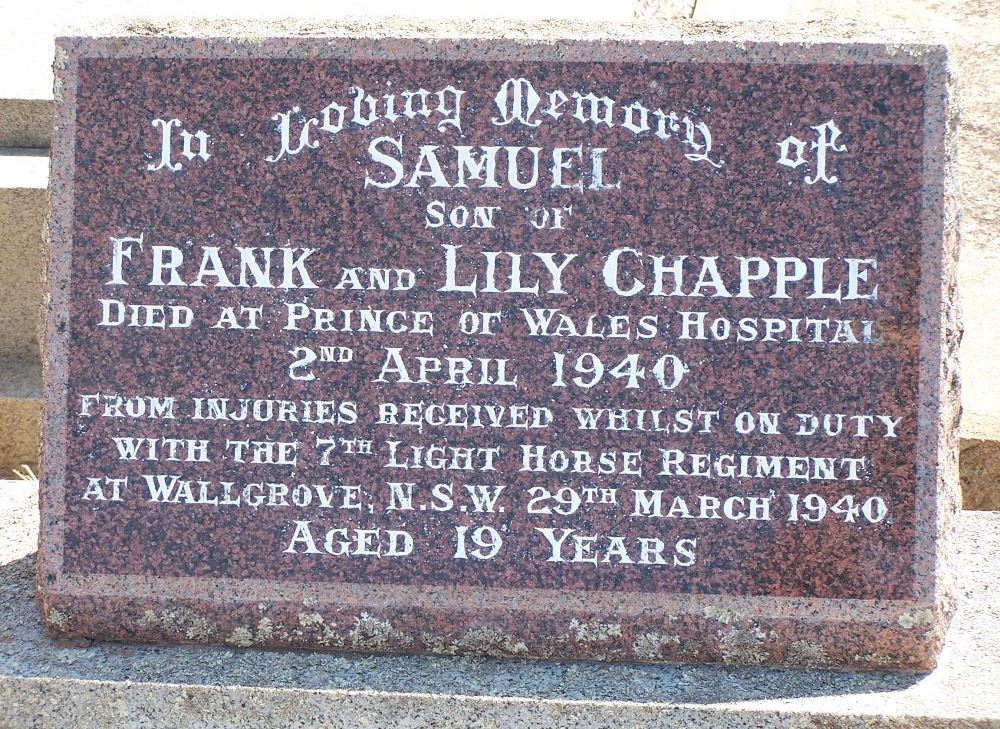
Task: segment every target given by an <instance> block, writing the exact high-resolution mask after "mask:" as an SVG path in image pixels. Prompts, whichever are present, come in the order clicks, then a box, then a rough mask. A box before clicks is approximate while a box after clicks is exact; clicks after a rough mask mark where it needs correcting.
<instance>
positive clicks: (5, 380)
mask: <svg viewBox="0 0 1000 729" xmlns="http://www.w3.org/2000/svg"><path fill="white" fill-rule="evenodd" d="M41 415H42V372H41V367H40V365H39V364H38V361H37V360H35V361H30V360H29V361H25V360H20V359H12V358H0V478H10V476H11V473H12V472H13V470H14V469H15V468H19V467H21V466H24V465H28V466H30V467H31V468H33V469H34V470H35V471H36V473H37V471H38V424H39V420H40V419H41Z"/></svg>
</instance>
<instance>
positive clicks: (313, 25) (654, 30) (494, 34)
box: [57, 16, 944, 46]
mask: <svg viewBox="0 0 1000 729" xmlns="http://www.w3.org/2000/svg"><path fill="white" fill-rule="evenodd" d="M69 36H86V37H90V38H119V39H120V38H122V37H159V38H232V39H240V40H243V41H245V42H247V43H248V44H249V45H255V44H258V43H260V42H262V41H264V40H265V39H271V38H298V39H301V38H307V37H342V38H368V39H371V38H385V37H390V36H405V37H408V38H422V39H428V40H430V39H436V38H444V39H457V38H502V39H504V40H508V41H519V40H523V41H534V42H543V43H544V42H555V41H558V40H561V39H568V38H573V39H579V40H587V39H594V40H629V41H635V40H668V39H682V38H684V37H685V36H690V37H691V39H692V40H730V41H737V42H738V41H742V40H748V39H752V38H756V39H758V40H762V41H765V40H766V41H775V42H779V43H780V42H785V43H789V44H796V43H808V42H816V41H822V40H830V41H842V42H851V43H861V42H884V43H886V44H887V45H891V46H903V45H908V44H926V43H931V44H936V45H939V44H943V42H944V41H943V39H944V33H943V31H941V30H939V29H935V28H927V27H912V28H900V27H898V26H891V25H885V24H881V23H865V22H857V21H844V20H843V19H826V20H817V21H812V22H799V23H782V22H773V21H741V22H729V23H726V22H718V21H712V20H693V19H664V18H652V19H637V20H634V21H625V22H594V21H578V20H569V19H565V18H555V19H552V20H538V21H520V20H514V19H510V18H482V19H475V20H471V19H462V20H430V19H424V18H407V17H386V18H364V17H355V18H350V17H348V18H338V19H328V18H327V19H310V18H289V19H285V20H247V19H212V20H208V19H197V18H184V17H171V16H162V17H144V18H141V19H135V18H132V19H129V18H120V17H114V18H95V19H92V20H87V21H84V22H82V23H79V24H74V25H68V26H67V27H66V28H65V29H64V30H63V31H62V32H60V33H58V34H57V41H59V40H61V39H62V37H69Z"/></svg>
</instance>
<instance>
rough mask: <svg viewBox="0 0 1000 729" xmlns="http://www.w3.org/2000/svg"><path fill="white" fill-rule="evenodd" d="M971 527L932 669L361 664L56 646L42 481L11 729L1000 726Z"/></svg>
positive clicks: (1, 590) (15, 656) (11, 597)
mask: <svg viewBox="0 0 1000 729" xmlns="http://www.w3.org/2000/svg"><path fill="white" fill-rule="evenodd" d="M960 524H961V528H960V539H959V542H958V545H957V546H958V552H959V560H958V561H959V564H961V565H962V569H963V573H962V582H961V604H960V607H959V611H958V613H957V615H956V617H955V620H954V621H953V623H952V628H951V630H950V632H949V635H948V640H947V644H946V646H945V650H944V652H943V654H942V656H941V661H940V666H939V668H938V669H937V670H935V671H934V672H933V673H931V674H928V675H924V676H919V675H912V674H893V673H877V672H866V673H848V672H834V671H789V670H780V669H761V668H751V669H733V668H722V667H714V666H701V667H692V666H646V665H637V664H617V665H615V664H596V663H580V662H566V663H557V662H542V661H514V660H488V659H478V660H476V659H453V658H427V657H359V656H341V655H336V654H329V653H312V652H273V651H272V652H267V651H257V650H234V649H223V648H192V647H176V646H173V647H171V646H142V645H124V644H115V643H93V642H89V641H81V642H78V643H72V644H65V643H55V642H53V641H52V640H50V639H48V638H46V637H45V636H44V635H43V633H42V631H41V622H40V620H39V617H38V613H37V610H36V608H35V603H34V582H33V580H34V574H35V549H36V539H37V495H36V487H35V484H34V483H33V482H0V726H3V727H11V728H20V727H35V726H74V727H78V728H79V729H85V728H87V727H105V726H123V727H147V726H148V727H152V726H155V727H173V726H201V727H276V726H282V727H285V726H302V727H306V726H325V727H359V726H363V727H382V726H394V727H423V726H439V727H457V726H475V727H515V726H517V727H520V726H530V727H566V726H580V727H605V726H606V727H612V726H613V727H640V726H641V727H744V726H753V727H799V728H803V727H817V728H819V727H824V728H829V727H894V728H901V727H984V728H985V727H1000V689H998V686H1000V631H998V630H997V627H998V626H1000V589H998V588H997V586H996V580H995V571H996V564H997V557H998V555H1000V514H996V513H982V512H964V513H963V515H962V519H961V521H960ZM178 617H179V618H181V617H182V616H178Z"/></svg>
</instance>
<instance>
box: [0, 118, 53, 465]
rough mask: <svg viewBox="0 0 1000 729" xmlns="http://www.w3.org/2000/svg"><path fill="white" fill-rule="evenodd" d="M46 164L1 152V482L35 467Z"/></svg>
mask: <svg viewBox="0 0 1000 729" xmlns="http://www.w3.org/2000/svg"><path fill="white" fill-rule="evenodd" d="M0 116H2V115H0ZM48 161H49V160H48V153H47V151H46V150H10V149H7V150H3V149H0V478H9V477H10V475H11V470H12V469H13V468H16V467H18V466H21V465H23V464H28V465H30V466H32V468H36V469H37V467H38V421H39V416H40V414H41V410H42V403H41V365H40V364H39V353H38V330H39V327H40V324H41V307H42V256H43V255H44V250H45V244H44V233H43V227H44V222H45V215H46V209H47V206H48V193H47V191H46V187H47V185H48Z"/></svg>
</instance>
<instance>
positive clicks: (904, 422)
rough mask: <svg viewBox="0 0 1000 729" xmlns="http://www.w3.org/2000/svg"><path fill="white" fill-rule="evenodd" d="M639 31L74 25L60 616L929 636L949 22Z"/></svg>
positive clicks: (51, 521)
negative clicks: (787, 31) (714, 36)
mask: <svg viewBox="0 0 1000 729" xmlns="http://www.w3.org/2000/svg"><path fill="white" fill-rule="evenodd" d="M615 32H616V33H617V36H616V37H615V38H614V39H610V38H607V39H600V38H595V37H593V36H594V35H595V34H594V33H593V32H590V31H580V32H579V33H577V36H580V35H587V33H590V35H591V36H592V37H591V38H590V39H589V40H588V39H580V38H579V37H577V38H576V39H574V37H573V36H574V33H573V32H572V31H567V33H566V37H561V38H559V39H558V40H553V39H552V38H549V39H544V40H542V39H539V40H533V39H532V37H531V34H530V33H529V32H522V34H521V35H518V34H516V33H515V34H513V36H512V35H511V34H510V33H508V34H506V35H505V36H503V38H501V36H500V35H498V36H497V37H482V36H480V37H473V36H475V31H472V32H470V33H465V34H464V35H465V36H470V37H463V32H462V31H461V29H455V28H451V29H448V28H442V29H441V30H440V34H438V31H436V30H433V29H431V30H428V29H427V28H426V27H424V28H405V27H400V28H398V29H396V30H395V31H377V30H375V29H370V28H366V27H364V26H356V27H350V26H339V27H331V28H328V29H325V30H323V29H316V28H312V29H300V30H290V29H287V28H286V29H279V30H276V31H274V35H273V37H268V33H267V32H263V33H260V32H257V33H253V34H247V35H245V36H240V35H238V34H232V35H226V34H219V35H212V34H211V33H207V34H204V33H203V34H201V35H199V34H198V33H197V32H194V31H185V30H178V29H176V28H173V29H166V30H165V31H163V32H162V33H157V32H155V31H149V32H146V33H145V34H144V33H143V32H141V31H132V32H130V33H129V32H125V33H122V34H121V35H115V34H113V33H112V34H106V35H105V36H103V37H89V36H74V37H66V38H62V39H60V40H59V41H58V51H57V59H56V68H57V85H56V92H57V101H58V120H57V125H58V128H57V130H56V138H55V145H54V151H53V155H54V161H53V172H52V182H53V188H52V191H53V196H52V207H53V212H52V219H51V254H50V255H51V260H50V265H49V271H48V289H49V295H50V301H49V308H48V323H47V330H46V356H45V359H46V372H45V383H46V384H45V392H46V418H45V427H44V476H43V507H42V508H43V516H44V519H43V537H42V545H41V567H40V573H39V587H40V604H41V609H42V611H43V614H44V619H45V624H46V626H47V628H48V630H49V631H50V633H51V634H53V635H58V636H70V637H72V636H89V637H96V638H108V639H116V640H142V641H170V642H173V641H181V642H213V643H226V644H231V645H234V646H268V647H293V648H300V647H301V648H323V649H331V650H345V651H375V652H404V653H410V652H412V653H436V654H479V655H503V656H529V657H557V658H594V659H616V660H640V661H691V662H709V661H716V662H725V663H732V664H761V663H767V664H780V665H800V666H801V665H806V666H825V665H830V666H847V667H906V668H927V667H929V666H931V665H933V662H934V657H935V655H936V652H937V650H938V648H939V646H940V644H941V640H942V636H943V632H944V630H945V628H946V626H947V619H948V616H949V614H950V610H951V607H950V606H951V603H950V593H949V590H948V583H947V569H946V568H947V553H946V549H945V545H944V540H943V539H942V536H943V535H945V534H946V533H947V526H948V520H949V515H950V513H951V512H952V511H953V510H954V508H955V494H954V488H953V484H954V481H955V457H954V446H955V420H956V417H957V394H956V393H957V379H956V377H955V374H954V369H955V347H956V343H957V334H956V330H957V325H956V324H955V322H954V319H953V314H952V300H953V285H954V271H953V268H954V258H955V255H956V247H957V241H956V239H955V237H954V235H953V232H952V230H951V229H950V228H948V227H946V220H948V219H949V216H948V215H946V213H947V206H948V200H949V197H948V195H947V190H946V186H945V168H946V157H947V153H948V145H947V132H948V125H949V119H948V111H947V99H946V85H945V82H946V64H945V54H944V51H943V49H942V48H940V47H936V46H921V45H911V46H899V45H896V46H891V47H890V46H884V45H878V44H854V45H847V44H834V43H825V44H818V43H801V44H794V43H793V44H779V43H772V42H767V41H766V40H757V41H754V40H753V39H752V38H751V39H749V40H748V41H747V42H740V43H736V42H728V41H724V42H723V41H711V40H705V41H698V40H697V39H696V38H694V37H677V38H675V39H673V40H663V39H662V36H661V37H660V39H657V36H656V31H655V30H648V29H647V30H642V29H641V28H633V29H631V30H630V29H628V28H625V29H618V30H617V31H615ZM380 33H381V35H380ZM630 33H635V34H636V37H635V38H630V37H629V34H630ZM482 35H485V36H488V35H489V33H483V34H482Z"/></svg>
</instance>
